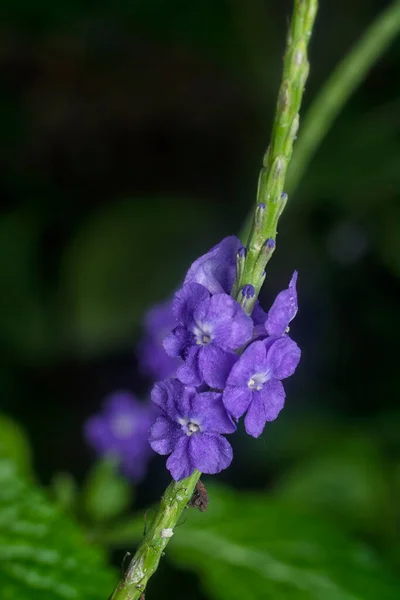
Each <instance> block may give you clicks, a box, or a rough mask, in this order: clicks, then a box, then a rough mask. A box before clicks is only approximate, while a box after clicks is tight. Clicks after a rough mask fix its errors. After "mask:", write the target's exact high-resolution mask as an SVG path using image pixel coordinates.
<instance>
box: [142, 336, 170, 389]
mask: <svg viewBox="0 0 400 600" xmlns="http://www.w3.org/2000/svg"><path fill="white" fill-rule="evenodd" d="M174 356H175V357H176V358H175V357H171V355H170V356H168V353H167V352H166V351H165V350H164V348H163V344H162V341H155V340H154V339H152V338H148V339H145V340H142V341H141V342H140V344H139V345H138V361H139V369H140V372H141V373H142V374H143V375H145V376H146V377H150V378H151V379H153V380H154V381H159V380H160V379H166V378H167V377H173V375H175V373H176V370H177V368H178V367H179V365H180V364H181V359H180V358H178V357H177V355H176V354H175V355H174Z"/></svg>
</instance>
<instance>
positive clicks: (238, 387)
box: [223, 336, 300, 437]
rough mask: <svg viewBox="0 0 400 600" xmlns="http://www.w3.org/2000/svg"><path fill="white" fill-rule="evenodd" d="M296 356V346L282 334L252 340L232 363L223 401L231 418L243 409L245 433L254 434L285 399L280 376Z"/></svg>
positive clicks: (286, 373) (293, 364) (290, 367)
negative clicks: (233, 363) (261, 339)
mask: <svg viewBox="0 0 400 600" xmlns="http://www.w3.org/2000/svg"><path fill="white" fill-rule="evenodd" d="M299 360H300V348H299V347H298V346H297V344H296V343H295V342H294V341H293V340H291V339H290V337H289V336H285V337H281V338H278V339H276V338H275V339H273V338H272V339H271V338H268V339H266V340H263V341H256V342H253V343H252V344H251V345H250V346H249V347H248V348H246V350H245V351H244V352H243V354H242V356H241V357H240V358H239V360H238V362H237V363H236V364H235V365H234V367H233V369H232V371H231V373H230V375H229V377H228V380H227V382H226V388H225V390H224V394H223V401H224V404H225V407H226V409H227V410H228V412H229V413H230V414H231V415H232V416H233V417H234V418H235V419H238V418H239V417H241V416H242V415H243V414H244V413H245V412H246V411H247V415H246V418H245V422H244V423H245V428H246V431H247V433H248V434H250V435H252V436H253V437H258V436H259V435H261V433H262V431H263V429H264V426H265V423H266V422H267V421H273V420H274V419H276V417H277V416H278V414H279V412H280V411H281V409H282V408H283V405H284V402H285V390H284V388H283V385H282V383H281V379H285V378H286V377H289V376H290V375H292V374H293V373H294V371H295V369H296V367H297V365H298V363H299Z"/></svg>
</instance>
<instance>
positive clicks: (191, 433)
mask: <svg viewBox="0 0 400 600" xmlns="http://www.w3.org/2000/svg"><path fill="white" fill-rule="evenodd" d="M151 398H152V400H153V402H154V404H155V405H156V406H157V407H158V408H159V409H160V410H161V412H162V416H160V417H158V419H157V420H156V422H155V423H154V425H153V426H152V427H151V429H150V438H149V440H150V445H151V447H152V448H153V450H154V451H155V452H158V454H170V457H169V458H168V460H167V468H168V470H169V471H170V473H171V475H172V477H173V478H174V479H175V481H179V480H180V479H183V478H184V477H189V475H191V474H192V473H193V471H194V470H195V469H198V470H199V471H201V472H202V473H207V474H210V475H211V474H214V473H219V472H220V471H222V470H223V469H226V468H227V467H229V465H230V463H231V461H232V456H233V453H232V447H231V445H230V444H229V442H227V440H226V439H225V438H224V437H223V436H222V435H221V434H223V433H233V432H234V431H235V429H236V427H235V425H234V423H233V422H232V420H231V418H230V417H229V416H228V414H227V412H226V410H225V407H224V405H223V403H222V396H221V394H219V393H217V392H204V393H198V392H197V391H196V390H195V389H194V388H190V387H186V386H184V385H183V384H182V383H181V382H180V381H178V380H177V379H169V380H167V381H163V382H161V383H156V385H155V386H154V388H153V391H152V393H151Z"/></svg>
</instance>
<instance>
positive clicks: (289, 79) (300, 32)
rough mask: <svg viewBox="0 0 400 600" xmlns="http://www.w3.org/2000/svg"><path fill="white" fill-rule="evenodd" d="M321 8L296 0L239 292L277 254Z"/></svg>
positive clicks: (133, 598) (164, 514)
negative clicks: (284, 195)
mask: <svg viewBox="0 0 400 600" xmlns="http://www.w3.org/2000/svg"><path fill="white" fill-rule="evenodd" d="M316 11H317V0H294V10H293V15H292V20H291V23H290V28H289V34H288V39H287V46H286V53H285V58H284V66H283V78H282V84H281V87H280V91H279V97H278V105H277V110H276V117H275V121H274V125H273V129H272V140H271V145H270V148H269V150H268V152H267V154H266V155H265V157H264V162H263V168H262V170H261V174H260V180H259V186H258V193H257V204H258V205H260V203H262V205H263V206H264V204H265V207H264V208H261V209H258V210H257V211H256V216H255V219H254V226H253V230H252V233H251V235H250V239H249V243H248V248H247V257H246V259H245V260H244V264H243V265H242V266H243V268H241V269H240V270H239V271H238V273H239V276H238V278H237V281H236V282H235V286H234V287H235V290H239V289H240V287H241V285H242V283H243V281H244V282H245V283H249V284H252V285H254V287H255V288H256V290H257V294H258V292H259V289H260V287H261V285H262V281H263V271H264V267H265V265H266V263H267V260H268V259H269V256H270V255H271V254H272V250H273V248H271V247H268V248H267V251H265V250H263V247H264V242H265V240H266V238H272V239H273V240H274V239H275V236H276V226H277V222H278V218H279V215H280V214H281V212H282V210H283V207H284V204H285V202H284V198H283V199H282V190H283V184H284V181H285V175H286V170H287V167H288V164H289V161H290V158H291V154H292V147H293V141H294V139H295V137H296V133H297V129H298V125H299V115H298V111H299V108H300V103H301V98H302V95H303V90H304V85H305V82H306V79H307V75H308V69H309V65H308V61H307V44H308V41H309V38H310V36H311V31H312V26H313V23H314V18H315V14H316ZM232 293H233V292H232ZM251 308H252V306H250V303H249V304H248V306H246V310H247V311H248V312H251ZM199 477H200V472H199V471H195V472H194V473H193V474H192V475H191V476H190V477H188V478H187V479H183V480H182V481H178V482H172V483H171V484H170V485H169V487H168V488H167V490H166V492H165V494H164V496H163V498H162V500H161V504H160V507H159V509H158V512H157V514H156V516H155V518H154V520H153V522H152V524H151V527H150V528H149V531H148V533H147V534H146V536H145V538H144V540H143V542H142V543H141V545H140V546H139V548H138V550H137V552H136V554H135V556H134V557H133V559H132V561H131V563H130V565H129V568H128V570H127V572H126V574H125V577H124V579H123V580H122V581H121V582H120V583H119V585H118V587H117V588H116V590H115V591H114V593H113V595H112V597H111V600H139V599H140V597H141V595H142V594H143V592H144V590H145V588H146V585H147V582H148V580H149V579H150V577H151V576H152V575H153V573H155V571H156V570H157V567H158V563H159V562H160V558H161V556H162V554H163V551H164V549H165V547H166V545H167V544H168V541H169V538H170V535H171V534H173V531H174V528H175V526H176V524H177V522H178V519H179V517H180V516H181V514H182V512H183V510H184V508H185V507H186V506H187V505H188V502H189V501H190V499H191V497H192V495H193V491H194V489H195V486H196V483H197V481H198V480H199Z"/></svg>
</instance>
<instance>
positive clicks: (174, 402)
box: [151, 379, 185, 421]
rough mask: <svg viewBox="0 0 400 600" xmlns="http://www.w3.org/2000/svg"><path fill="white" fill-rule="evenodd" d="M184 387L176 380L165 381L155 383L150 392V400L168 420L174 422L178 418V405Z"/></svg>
mask: <svg viewBox="0 0 400 600" xmlns="http://www.w3.org/2000/svg"><path fill="white" fill-rule="evenodd" d="M184 391H185V386H184V385H183V384H182V383H181V382H180V381H178V380H177V379H166V380H165V381H161V382H159V383H156V384H155V385H154V386H153V389H152V390H151V400H152V402H153V404H155V405H156V406H157V407H158V408H159V409H160V410H161V411H162V412H163V413H164V415H166V416H167V417H168V418H170V419H172V420H173V421H176V420H177V419H178V418H179V417H180V412H179V405H180V402H181V398H182V397H183V394H184Z"/></svg>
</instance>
